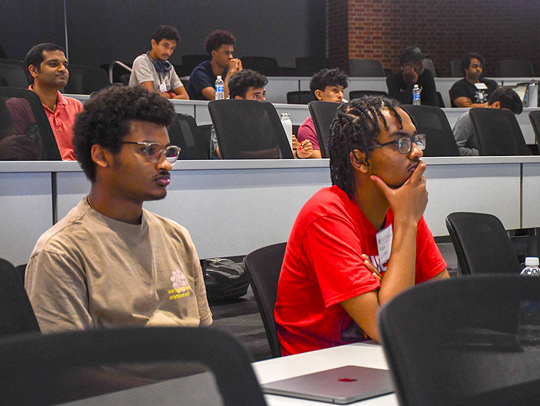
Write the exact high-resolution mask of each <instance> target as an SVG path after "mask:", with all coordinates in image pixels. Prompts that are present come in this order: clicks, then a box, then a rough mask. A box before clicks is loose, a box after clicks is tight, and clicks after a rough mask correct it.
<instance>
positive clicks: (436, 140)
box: [401, 104, 459, 157]
mask: <svg viewBox="0 0 540 406" xmlns="http://www.w3.org/2000/svg"><path fill="white" fill-rule="evenodd" d="M401 107H402V108H403V110H405V111H406V112H407V113H409V114H410V115H411V117H413V119H414V121H415V122H416V130H417V132H418V133H419V134H426V149H425V150H424V156H427V157H433V156H459V150H458V147H457V144H456V139H455V138H454V133H453V132H452V127H450V124H449V123H448V119H447V118H446V114H444V111H442V110H441V109H440V108H439V107H435V106H413V105H411V104H404V105H402V106H401Z"/></svg>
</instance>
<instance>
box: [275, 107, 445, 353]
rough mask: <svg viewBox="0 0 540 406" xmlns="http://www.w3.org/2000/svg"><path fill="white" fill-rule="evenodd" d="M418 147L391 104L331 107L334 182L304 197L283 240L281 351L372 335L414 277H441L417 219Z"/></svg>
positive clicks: (278, 312)
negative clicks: (384, 310)
mask: <svg viewBox="0 0 540 406" xmlns="http://www.w3.org/2000/svg"><path fill="white" fill-rule="evenodd" d="M424 147H425V135H421V134H417V133H416V128H415V126H414V124H413V123H412V121H411V118H410V117H409V115H408V114H407V113H406V112H405V111H404V110H402V109H401V108H400V105H399V103H398V102H397V101H395V100H392V99H389V98H385V97H364V98H362V99H355V100H352V101H351V102H350V103H348V104H344V105H342V106H340V107H339V108H338V111H337V113H336V118H335V120H334V122H333V124H332V128H331V133H330V139H329V150H330V171H331V177H332V184H333V185H334V186H332V187H330V188H324V189H321V190H320V191H318V192H317V193H316V194H315V195H314V196H313V197H312V198H311V199H310V200H308V202H307V203H306V204H305V205H304V207H303V208H302V209H301V211H300V213H299V214H298V217H297V219H296V221H295V223H294V226H293V229H292V231H291V235H290V237H289V241H288V243H287V250H286V252H285V258H284V261H283V267H282V270H281V276H280V280H279V287H278V297H277V303H276V308H275V319H276V323H277V326H278V334H279V338H280V342H281V347H282V353H283V355H289V354H295V353H300V352H305V351H312V350H317V349H321V348H326V347H332V346H336V345H341V344H347V343H351V342H357V341H363V340H368V339H373V340H379V332H378V329H377V324H376V314H377V311H378V309H379V307H380V306H382V305H384V304H385V303H386V302H388V301H389V300H390V299H392V298H393V297H394V296H396V295H398V294H399V293H401V292H403V291H405V290H407V289H409V288H411V287H412V286H414V285H415V284H416V283H420V282H424V281H427V280H430V279H442V278H448V271H447V269H446V263H445V262H444V259H443V258H442V255H441V253H440V251H439V249H438V248H437V245H436V244H435V241H434V239H433V236H432V234H431V232H430V231H429V228H428V227H427V225H426V223H425V221H424V218H423V213H424V210H425V208H426V204H427V190H426V180H425V178H424V176H423V173H424V171H425V169H426V164H425V163H424V162H423V161H422V160H421V159H420V158H421V157H422V150H423V149H424Z"/></svg>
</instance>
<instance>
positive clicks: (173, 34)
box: [152, 25, 180, 44]
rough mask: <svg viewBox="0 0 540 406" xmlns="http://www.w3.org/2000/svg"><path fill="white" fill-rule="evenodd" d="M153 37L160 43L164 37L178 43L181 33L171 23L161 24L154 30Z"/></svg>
mask: <svg viewBox="0 0 540 406" xmlns="http://www.w3.org/2000/svg"><path fill="white" fill-rule="evenodd" d="M152 39H153V40H154V41H156V42H157V43H158V44H159V43H160V42H161V40H162V39H168V40H169V41H176V43H177V44H178V43H180V34H179V33H178V31H177V30H176V28H174V27H171V26H170V25H160V26H158V27H156V29H155V30H154V33H153V34H152Z"/></svg>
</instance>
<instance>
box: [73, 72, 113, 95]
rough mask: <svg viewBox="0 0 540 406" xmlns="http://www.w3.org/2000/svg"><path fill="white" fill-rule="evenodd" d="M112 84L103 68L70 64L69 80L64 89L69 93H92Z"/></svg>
mask: <svg viewBox="0 0 540 406" xmlns="http://www.w3.org/2000/svg"><path fill="white" fill-rule="evenodd" d="M110 84H111V83H110V82H109V78H108V76H107V72H105V70H103V69H101V68H96V67H93V66H83V65H69V80H68V83H67V85H66V87H65V88H64V91H65V92H66V93H68V94H90V93H92V92H97V91H99V90H101V89H103V88H105V87H107V86H110Z"/></svg>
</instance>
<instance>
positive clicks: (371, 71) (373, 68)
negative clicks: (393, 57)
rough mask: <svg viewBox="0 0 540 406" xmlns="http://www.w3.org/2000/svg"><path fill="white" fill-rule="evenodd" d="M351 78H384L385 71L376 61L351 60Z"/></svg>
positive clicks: (379, 62)
mask: <svg viewBox="0 0 540 406" xmlns="http://www.w3.org/2000/svg"><path fill="white" fill-rule="evenodd" d="M349 76H356V77H384V69H383V66H382V63H381V61H378V60H376V59H349Z"/></svg>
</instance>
